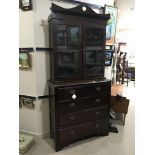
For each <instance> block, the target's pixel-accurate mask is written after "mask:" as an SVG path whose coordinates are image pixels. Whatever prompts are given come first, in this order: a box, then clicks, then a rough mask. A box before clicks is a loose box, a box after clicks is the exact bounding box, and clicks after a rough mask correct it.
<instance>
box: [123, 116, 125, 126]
mask: <svg viewBox="0 0 155 155" xmlns="http://www.w3.org/2000/svg"><path fill="white" fill-rule="evenodd" d="M125 117H126V114H124V119H123V125H125Z"/></svg>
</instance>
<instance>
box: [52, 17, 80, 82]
mask: <svg viewBox="0 0 155 155" xmlns="http://www.w3.org/2000/svg"><path fill="white" fill-rule="evenodd" d="M58 24H62V25H66V38H67V31H68V30H67V27H68V26H73V27H76V26H77V27H79V28H80V36H79V38H80V40H79V41H80V42H79V52H78V55H79V65H78V66H79V68H78V69H79V73H78V74H77V75H72V76H71V77H67V78H66V79H62V80H61V79H58V78H57V77H56V71H57V68H58V64H57V62H56V60H57V58H58V47H57V46H58V45H57V44H58V43H57V30H58V27H57V26H58ZM70 47H73V46H70ZM75 47H76V46H75ZM59 53H61V52H59ZM64 53H65V52H64ZM66 53H67V52H66ZM53 58H54V59H55V60H53V61H55V62H54V63H53V65H54V68H53V69H54V71H53V72H54V81H55V82H59V81H60V82H62V81H75V80H81V79H82V63H81V62H82V22H80V21H74V20H73V19H72V20H71V19H54V20H53Z"/></svg>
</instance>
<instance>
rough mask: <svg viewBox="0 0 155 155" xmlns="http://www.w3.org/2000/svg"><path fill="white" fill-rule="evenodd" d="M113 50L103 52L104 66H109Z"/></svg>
mask: <svg viewBox="0 0 155 155" xmlns="http://www.w3.org/2000/svg"><path fill="white" fill-rule="evenodd" d="M112 57H113V50H105V66H111V63H112Z"/></svg>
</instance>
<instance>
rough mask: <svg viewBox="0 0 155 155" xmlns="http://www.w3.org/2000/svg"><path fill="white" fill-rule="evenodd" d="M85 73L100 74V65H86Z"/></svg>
mask: <svg viewBox="0 0 155 155" xmlns="http://www.w3.org/2000/svg"><path fill="white" fill-rule="evenodd" d="M86 74H102V66H94V65H86Z"/></svg>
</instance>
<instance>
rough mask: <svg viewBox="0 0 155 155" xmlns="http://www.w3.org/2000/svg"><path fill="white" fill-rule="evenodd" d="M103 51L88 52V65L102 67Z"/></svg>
mask: <svg viewBox="0 0 155 155" xmlns="http://www.w3.org/2000/svg"><path fill="white" fill-rule="evenodd" d="M102 54H103V52H102V50H89V51H86V64H91V65H102V64H103V62H102V61H103V56H102Z"/></svg>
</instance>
